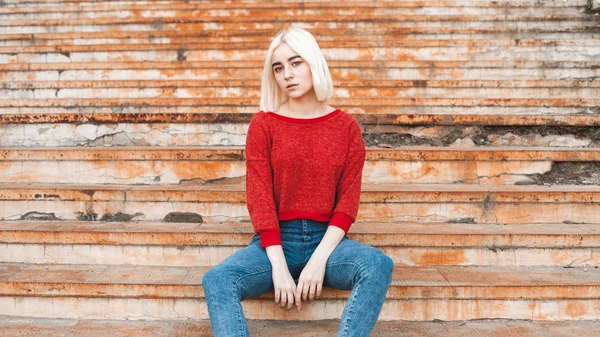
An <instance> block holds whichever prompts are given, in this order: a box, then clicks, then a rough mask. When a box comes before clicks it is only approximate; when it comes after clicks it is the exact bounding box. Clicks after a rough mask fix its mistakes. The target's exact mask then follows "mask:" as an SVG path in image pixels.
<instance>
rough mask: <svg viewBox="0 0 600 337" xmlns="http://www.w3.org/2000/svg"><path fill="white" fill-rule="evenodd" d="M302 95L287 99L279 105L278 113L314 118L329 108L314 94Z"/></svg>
mask: <svg viewBox="0 0 600 337" xmlns="http://www.w3.org/2000/svg"><path fill="white" fill-rule="evenodd" d="M307 96H309V95H304V96H302V97H299V98H296V99H293V98H288V100H287V101H286V102H285V103H283V104H282V105H281V106H280V107H279V114H280V115H285V116H289V117H297V118H314V117H320V116H323V115H326V114H327V113H329V112H330V111H329V110H331V107H330V106H328V105H327V104H325V103H323V102H320V101H319V100H317V98H316V95H314V96H313V97H310V96H309V97H307Z"/></svg>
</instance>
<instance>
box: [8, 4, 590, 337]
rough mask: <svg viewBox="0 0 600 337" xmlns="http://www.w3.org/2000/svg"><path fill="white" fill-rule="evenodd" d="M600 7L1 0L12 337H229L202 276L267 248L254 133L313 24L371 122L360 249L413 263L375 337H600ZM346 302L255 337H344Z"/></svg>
mask: <svg viewBox="0 0 600 337" xmlns="http://www.w3.org/2000/svg"><path fill="white" fill-rule="evenodd" d="M593 8H594V7H593V3H591V2H590V3H588V1H587V0H568V1H563V0H546V1H541V0H496V1H488V0H442V1H430V0H410V1H409V0H403V1H396V2H375V1H372V2H369V1H365V2H303V3H296V2H258V1H257V2H246V3H237V2H234V3H227V2H220V1H219V2H212V3H211V2H208V1H194V0H185V1H182V0H165V1H162V0H161V1H159V0H146V1H111V0H105V1H97V2H89V1H86V0H63V1H59V0H48V1H43V2H42V1H39V0H2V1H0V168H1V169H0V329H2V331H3V334H4V333H6V334H8V336H13V335H14V336H23V335H36V336H38V335H39V336H106V335H114V336H211V332H210V326H209V323H208V321H207V319H208V313H207V309H206V305H205V303H204V295H203V290H202V285H201V280H202V276H203V275H204V273H205V272H206V271H207V270H208V269H209V268H210V267H211V266H213V265H215V264H217V263H219V262H221V261H222V260H223V259H224V258H226V257H227V256H229V255H230V254H231V253H233V252H235V251H236V250H238V249H240V248H241V247H244V246H245V245H247V244H248V242H249V241H250V238H251V236H252V234H253V231H252V226H251V224H250V222H249V217H248V213H247V209H246V205H245V189H244V186H245V177H244V175H245V162H244V160H245V155H244V143H245V137H246V131H247V127H248V122H249V121H250V119H251V118H252V115H253V114H254V113H255V112H256V111H257V110H258V108H257V106H258V97H259V90H260V83H259V78H260V71H261V68H262V62H263V57H264V53H265V51H266V49H267V47H268V44H269V39H270V37H271V36H273V35H274V34H275V33H276V31H277V30H279V29H282V28H285V27H287V26H288V25H290V24H295V25H298V26H300V27H304V28H307V29H309V30H310V31H311V32H313V33H314V35H315V37H316V38H317V40H318V41H319V44H320V46H321V48H322V49H323V51H324V53H325V54H326V57H327V59H328V62H329V66H330V69H331V71H332V75H333V77H334V84H335V88H336V89H335V97H334V99H333V100H332V101H331V102H329V104H330V105H332V106H334V107H338V108H342V109H344V110H346V111H348V112H349V113H351V114H352V115H353V116H354V117H355V118H356V119H357V120H358V121H359V123H360V124H361V127H362V128H363V137H364V139H365V144H366V145H367V158H366V163H365V168H364V175H363V191H362V196H361V206H360V210H359V216H358V221H357V222H356V223H355V224H354V225H353V227H352V229H351V231H350V233H349V236H350V237H351V238H352V239H355V240H359V241H361V242H365V243H367V244H369V245H372V246H375V247H377V248H379V249H381V250H382V251H384V252H385V253H386V254H388V255H389V256H391V257H392V258H393V259H394V261H395V263H396V268H395V271H394V277H393V282H392V285H391V286H390V290H389V292H388V295H387V296H388V298H387V300H386V303H385V304H384V307H383V311H382V313H381V315H380V322H379V323H378V325H377V327H376V328H375V330H374V333H373V335H374V336H432V337H434V336H444V335H461V336H503V337H507V336H598V335H600V323H598V320H599V319H600V269H599V268H598V266H600V150H599V149H600V17H599V16H598V15H596V14H595V13H596V12H597V11H594V9H593ZM348 295H349V292H348V291H339V290H335V289H324V292H323V298H322V299H320V300H317V301H314V302H312V303H307V304H303V308H304V310H303V313H302V314H300V313H298V312H296V311H294V310H292V311H285V310H283V309H280V308H279V307H278V306H276V305H274V304H273V303H272V301H273V296H272V294H265V295H263V296H261V297H258V298H256V299H252V300H248V301H244V302H243V305H244V310H245V313H246V316H247V317H248V318H249V319H250V320H251V322H250V327H251V332H252V335H253V336H254V335H256V336H282V335H286V336H288V335H290V336H292V335H293V336H334V335H335V333H336V331H337V324H338V323H339V322H338V321H336V319H339V317H340V316H341V312H342V309H343V306H344V304H345V301H346V299H347V297H348ZM290 331H293V332H294V334H289V332H290Z"/></svg>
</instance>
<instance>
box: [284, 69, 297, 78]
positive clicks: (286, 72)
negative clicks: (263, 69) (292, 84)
mask: <svg viewBox="0 0 600 337" xmlns="http://www.w3.org/2000/svg"><path fill="white" fill-rule="evenodd" d="M283 77H285V78H286V79H288V78H292V77H294V75H293V74H292V69H290V68H288V67H284V68H283Z"/></svg>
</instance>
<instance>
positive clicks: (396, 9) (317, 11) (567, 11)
mask: <svg viewBox="0 0 600 337" xmlns="http://www.w3.org/2000/svg"><path fill="white" fill-rule="evenodd" d="M367 4H368V5H372V4H373V3H367ZM376 4H377V5H378V6H377V7H372V6H365V5H364V4H361V3H357V4H352V3H339V2H338V3H330V4H329V5H330V6H327V7H326V8H324V7H322V6H319V7H316V6H314V5H315V4H314V3H313V6H308V7H307V6H302V5H297V4H295V6H289V5H288V6H286V7H285V8H281V7H270V8H269V7H267V6H254V7H252V6H248V7H246V8H240V6H239V5H237V7H238V8H211V7H207V6H206V4H204V6H203V7H199V6H197V5H195V4H187V5H183V6H182V5H172V4H159V5H157V6H156V7H154V6H152V8H147V7H146V8H140V7H138V8H130V7H128V6H119V7H113V8H112V9H109V8H103V9H100V10H91V9H88V10H86V11H81V10H80V11H77V12H74V11H72V10H71V11H69V10H67V11H64V10H62V9H54V10H52V9H50V10H46V11H44V12H38V13H10V14H5V13H0V20H4V21H23V22H29V21H30V20H44V21H50V22H52V20H65V21H66V23H67V24H71V21H74V20H81V19H85V20H90V21H92V22H96V20H101V19H110V20H128V19H135V18H149V17H151V18H159V19H163V18H166V19H168V18H172V17H178V18H182V19H192V20H197V19H198V18H201V17H217V18H219V21H224V20H223V19H225V18H231V17H239V18H241V21H247V19H246V17H254V16H277V15H278V14H280V13H281V11H282V10H284V11H285V14H286V15H291V16H309V17H312V16H330V17H332V19H333V20H337V19H339V18H340V17H344V16H348V15H359V16H366V15H369V16H372V17H374V18H379V17H380V16H388V15H398V16H427V17H429V16H431V17H433V18H439V17H440V16H454V17H466V19H465V20H466V21H471V20H472V19H470V18H471V17H472V16H483V17H486V16H495V15H505V16H507V17H512V16H517V15H519V16H544V17H551V18H552V17H555V16H558V15H563V16H564V15H571V16H575V17H578V16H580V15H581V14H582V12H583V11H584V10H585V9H584V8H585V6H569V7H566V6H564V7H545V6H537V7H533V6H529V7H525V6H518V7H510V6H504V7H455V6H452V7H450V6H446V7H442V6H435V5H433V6H431V5H430V6H427V7H415V6H413V7H405V6H402V5H401V4H400V6H398V5H397V3H388V4H385V3H376ZM273 5H274V4H273ZM446 20H447V19H446ZM26 24H27V23H26Z"/></svg>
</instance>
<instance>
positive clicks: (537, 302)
mask: <svg viewBox="0 0 600 337" xmlns="http://www.w3.org/2000/svg"><path fill="white" fill-rule="evenodd" d="M1 266H2V269H3V270H4V272H3V273H2V276H1V280H2V282H0V293H1V294H2V297H0V303H2V305H0V308H2V309H0V314H2V315H9V316H24V315H25V314H27V315H28V316H31V317H45V318H75V319H125V318H127V319H175V320H182V319H192V318H193V319H207V318H208V315H207V313H206V305H205V303H204V301H203V297H204V296H203V292H202V286H201V280H202V276H203V275H204V273H205V272H206V270H207V268H175V267H155V266H137V267H132V266H112V265H95V266H89V265H30V264H2V265H1ZM599 280H600V271H599V270H598V269H597V268H562V267H546V268H542V267H538V268H535V267H422V268H415V267H402V266H396V267H395V268H394V276H393V280H392V284H391V286H390V289H389V291H388V293H387V298H386V302H385V303H384V306H383V309H382V312H381V315H380V316H379V319H380V320H381V321H390V320H416V321H421V320H435V319H443V320H467V319H479V318H483V317H487V318H512V319H532V318H533V319H538V320H555V319H557V318H559V317H560V318H559V319H562V320H569V319H598V312H597V309H595V308H597V306H598V305H599V304H600V300H599V298H600V281H599ZM349 294H350V292H349V291H345V290H335V289H330V288H324V290H323V293H322V298H320V299H318V300H315V301H313V302H310V303H304V306H303V311H302V312H301V313H298V312H297V311H294V310H291V311H286V310H284V309H280V308H279V307H277V306H276V305H275V304H273V303H272V301H273V295H272V294H271V293H267V294H263V295H261V296H259V297H257V298H254V299H249V300H246V301H244V302H242V303H243V306H244V311H245V314H246V317H247V318H249V319H286V320H287V319H291V320H315V319H336V318H339V317H340V316H341V311H342V309H343V305H344V304H345V300H346V299H347V297H348V296H349ZM482 304H483V305H482ZM432 306H433V307H436V308H437V310H431V309H430V308H431V307H432ZM67 308H68V310H65V309H67ZM451 308H458V310H452V309H451ZM550 308H551V309H550ZM573 308H576V309H577V310H573ZM548 309H550V310H548ZM484 315H485V316H484Z"/></svg>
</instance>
